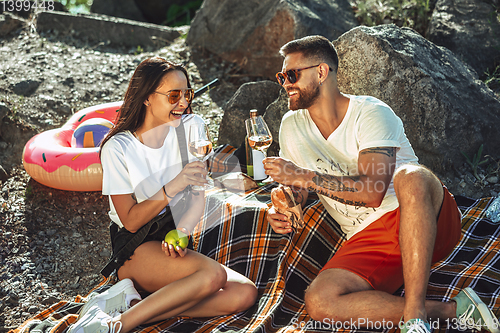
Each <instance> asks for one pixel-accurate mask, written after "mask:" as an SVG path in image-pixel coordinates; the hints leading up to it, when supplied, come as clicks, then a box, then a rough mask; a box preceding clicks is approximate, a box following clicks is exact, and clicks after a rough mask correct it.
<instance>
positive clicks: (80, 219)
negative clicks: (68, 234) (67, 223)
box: [73, 215, 83, 237]
mask: <svg viewBox="0 0 500 333" xmlns="http://www.w3.org/2000/svg"><path fill="white" fill-rule="evenodd" d="M82 221H83V219H82V217H81V216H80V215H77V216H75V217H74V218H73V223H74V224H80V223H82ZM73 237H75V235H74V234H73Z"/></svg>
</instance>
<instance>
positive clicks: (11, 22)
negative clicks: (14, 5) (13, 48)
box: [0, 12, 26, 37]
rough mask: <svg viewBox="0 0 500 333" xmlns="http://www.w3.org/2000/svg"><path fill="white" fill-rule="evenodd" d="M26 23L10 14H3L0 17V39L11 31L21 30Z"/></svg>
mask: <svg viewBox="0 0 500 333" xmlns="http://www.w3.org/2000/svg"><path fill="white" fill-rule="evenodd" d="M25 23H26V21H25V20H23V19H22V18H20V17H17V16H15V15H12V14H11V13H7V12H5V13H3V14H1V15H0V37H5V36H7V35H8V34H10V33H11V32H13V31H16V30H17V29H19V28H22V26H23V24H25Z"/></svg>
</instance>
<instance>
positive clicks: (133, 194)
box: [132, 193, 137, 203]
mask: <svg viewBox="0 0 500 333" xmlns="http://www.w3.org/2000/svg"><path fill="white" fill-rule="evenodd" d="M132 199H134V201H135V203H137V197H136V196H135V193H132Z"/></svg>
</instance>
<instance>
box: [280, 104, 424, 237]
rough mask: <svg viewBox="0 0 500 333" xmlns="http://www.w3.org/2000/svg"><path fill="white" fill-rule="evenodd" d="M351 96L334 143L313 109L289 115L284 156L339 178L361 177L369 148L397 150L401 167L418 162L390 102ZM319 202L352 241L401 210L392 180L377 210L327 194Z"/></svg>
mask: <svg viewBox="0 0 500 333" xmlns="http://www.w3.org/2000/svg"><path fill="white" fill-rule="evenodd" d="M346 96H347V97H348V98H349V99H350V101H349V107H348V109H347V112H346V115H345V117H344V119H343V120H342V122H341V124H340V125H339V127H338V128H336V129H335V131H333V133H332V134H331V135H330V136H329V137H328V139H325V138H324V137H323V135H322V134H321V132H320V130H319V129H318V127H317V126H316V124H315V123H314V121H313V120H312V118H311V116H310V115H309V111H307V110H298V111H289V112H287V113H286V114H285V116H284V117H283V119H282V122H281V127H280V135H279V139H280V141H279V142H280V149H281V151H280V156H282V157H283V158H286V159H289V160H291V161H293V162H294V163H295V164H297V165H298V166H300V167H303V168H307V169H311V170H314V171H318V172H320V173H325V174H329V175H334V176H356V175H359V174H360V172H359V171H358V156H359V152H360V151H361V150H364V149H367V148H374V147H396V148H397V154H396V168H397V167H398V166H400V165H402V164H404V163H417V162H418V159H417V157H416V155H415V153H414V152H413V149H412V147H411V145H410V142H409V141H408V139H407V137H406V135H405V132H404V127H403V123H402V121H401V119H400V118H399V117H398V116H397V115H396V114H395V113H394V111H393V110H392V109H391V108H390V107H389V106H388V105H387V104H385V103H384V102H382V101H380V100H378V99H376V98H375V97H370V96H354V95H346ZM380 172H384V170H381V171H380ZM319 198H320V200H321V202H322V203H323V205H324V206H325V208H326V209H327V210H328V212H329V213H330V215H331V216H332V217H333V218H334V219H335V220H336V221H337V222H338V223H339V225H340V226H341V227H342V230H343V231H344V232H345V233H346V235H347V238H350V237H352V236H353V235H354V234H356V233H357V232H359V231H361V230H363V229H364V228H365V227H366V226H368V225H369V224H370V223H371V222H373V221H375V220H377V219H378V218H380V217H381V216H382V215H384V214H385V213H387V212H389V211H392V210H394V209H396V208H397V207H399V204H398V201H397V198H396V194H395V192H394V186H393V182H392V180H391V183H390V186H389V188H388V190H387V192H386V194H385V197H384V200H383V201H382V204H381V205H380V207H377V208H371V207H362V206H354V205H348V204H344V203H340V202H339V201H336V200H333V199H331V198H329V197H327V196H324V195H319Z"/></svg>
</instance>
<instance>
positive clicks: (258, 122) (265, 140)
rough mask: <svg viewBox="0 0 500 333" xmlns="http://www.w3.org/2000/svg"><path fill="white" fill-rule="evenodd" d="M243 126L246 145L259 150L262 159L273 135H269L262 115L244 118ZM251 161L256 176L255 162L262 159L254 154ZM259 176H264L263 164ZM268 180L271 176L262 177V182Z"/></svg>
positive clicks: (269, 132) (260, 161) (271, 141)
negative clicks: (246, 140) (245, 134)
mask: <svg viewBox="0 0 500 333" xmlns="http://www.w3.org/2000/svg"><path fill="white" fill-rule="evenodd" d="M245 127H246V129H247V137H248V145H249V146H250V147H251V148H252V149H254V150H259V151H261V152H262V154H263V155H264V156H263V157H262V159H264V158H265V157H266V156H267V149H268V148H269V146H271V143H273V136H272V135H271V131H270V130H269V127H267V124H266V122H265V121H264V119H263V118H262V116H256V117H250V119H247V120H245ZM253 162H254V169H253V171H254V177H257V174H258V173H259V171H258V170H259V168H257V167H256V164H255V163H262V160H256V159H255V155H254V161H253ZM261 176H263V177H264V178H266V175H265V174H264V167H263V166H262V168H261ZM255 179H257V178H255ZM270 181H272V179H271V177H267V179H264V180H263V181H262V182H263V183H267V182H270Z"/></svg>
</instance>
